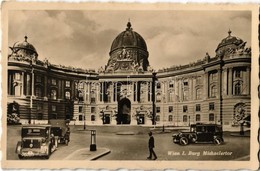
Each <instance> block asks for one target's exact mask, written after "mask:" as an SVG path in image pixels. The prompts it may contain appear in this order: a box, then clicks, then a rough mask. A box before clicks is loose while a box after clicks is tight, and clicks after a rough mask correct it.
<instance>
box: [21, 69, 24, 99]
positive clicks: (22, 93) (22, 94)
mask: <svg viewBox="0 0 260 171" xmlns="http://www.w3.org/2000/svg"><path fill="white" fill-rule="evenodd" d="M21 82H22V90H21V96H24V72H22V78H21Z"/></svg>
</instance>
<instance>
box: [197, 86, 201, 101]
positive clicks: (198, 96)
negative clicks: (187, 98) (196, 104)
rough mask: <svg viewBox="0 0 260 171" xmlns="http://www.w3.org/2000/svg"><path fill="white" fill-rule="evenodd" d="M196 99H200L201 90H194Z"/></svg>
mask: <svg viewBox="0 0 260 171" xmlns="http://www.w3.org/2000/svg"><path fill="white" fill-rule="evenodd" d="M196 99H197V100H199V99H201V89H199V88H198V89H197V90H196Z"/></svg>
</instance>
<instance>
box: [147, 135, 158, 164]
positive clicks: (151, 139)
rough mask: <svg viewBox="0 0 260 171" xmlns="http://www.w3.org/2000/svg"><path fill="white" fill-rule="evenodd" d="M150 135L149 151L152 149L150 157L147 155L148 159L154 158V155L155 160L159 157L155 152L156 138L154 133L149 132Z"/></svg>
mask: <svg viewBox="0 0 260 171" xmlns="http://www.w3.org/2000/svg"><path fill="white" fill-rule="evenodd" d="M148 135H149V136H150V138H149V142H148V147H149V151H150V155H149V157H147V159H148V160H152V155H153V156H154V160H156V159H157V156H156V154H155V152H154V151H153V148H154V138H153V133H152V132H149V133H148Z"/></svg>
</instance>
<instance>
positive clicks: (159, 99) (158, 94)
mask: <svg viewBox="0 0 260 171" xmlns="http://www.w3.org/2000/svg"><path fill="white" fill-rule="evenodd" d="M156 102H161V93H157V95H156Z"/></svg>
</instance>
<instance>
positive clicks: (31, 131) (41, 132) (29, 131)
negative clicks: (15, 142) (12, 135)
mask: <svg viewBox="0 0 260 171" xmlns="http://www.w3.org/2000/svg"><path fill="white" fill-rule="evenodd" d="M22 136H23V137H26V136H45V129H38V128H26V129H23V130H22Z"/></svg>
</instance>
